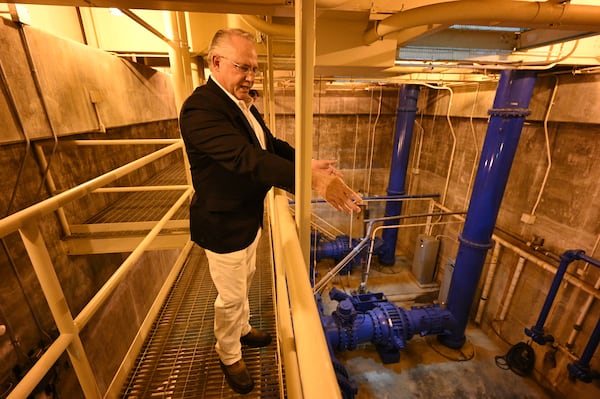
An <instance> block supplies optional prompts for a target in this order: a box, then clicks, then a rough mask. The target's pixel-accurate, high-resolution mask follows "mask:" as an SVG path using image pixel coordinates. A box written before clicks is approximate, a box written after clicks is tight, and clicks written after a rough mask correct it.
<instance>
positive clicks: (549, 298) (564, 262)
mask: <svg viewBox="0 0 600 399" xmlns="http://www.w3.org/2000/svg"><path fill="white" fill-rule="evenodd" d="M584 253H585V252H584V251H583V250H581V249H575V250H569V251H565V253H563V254H562V255H561V256H560V264H559V265H558V269H557V270H556V274H555V275H554V279H553V280H552V285H551V286H550V290H549V291H548V295H546V300H545V301H544V306H542V310H541V311H540V315H539V316H538V319H537V322H536V323H535V325H534V326H533V327H531V328H530V329H529V328H526V329H525V334H527V335H528V336H530V337H531V338H532V340H533V341H534V342H537V343H538V344H540V345H545V344H546V343H547V342H553V341H554V338H553V337H552V336H551V335H544V324H546V318H547V317H548V314H550V309H551V308H552V304H553V303H554V299H555V298H556V294H557V293H558V289H559V288H560V285H561V283H562V280H563V277H564V276H565V273H566V272H567V268H568V267H569V265H570V264H571V262H573V261H575V260H577V259H581V257H582V256H584Z"/></svg>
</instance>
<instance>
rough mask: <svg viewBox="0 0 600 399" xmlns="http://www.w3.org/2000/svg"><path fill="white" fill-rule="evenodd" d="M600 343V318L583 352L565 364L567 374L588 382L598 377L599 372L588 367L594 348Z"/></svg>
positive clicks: (599, 375)
mask: <svg viewBox="0 0 600 399" xmlns="http://www.w3.org/2000/svg"><path fill="white" fill-rule="evenodd" d="M599 343H600V319H598V322H597V323H596V327H595V328H594V332H593V333H592V336H591V337H590V340H589V341H588V343H587V345H586V347H585V349H584V350H583V354H582V355H581V358H580V359H579V360H578V361H576V362H574V363H570V364H568V365H567V370H568V371H569V374H571V376H573V377H574V378H577V379H579V380H580V381H583V382H587V383H590V382H592V380H593V379H594V378H597V379H598V378H600V374H599V373H597V372H594V371H592V369H591V368H590V361H591V360H592V356H594V352H595V351H596V348H598V344H599Z"/></svg>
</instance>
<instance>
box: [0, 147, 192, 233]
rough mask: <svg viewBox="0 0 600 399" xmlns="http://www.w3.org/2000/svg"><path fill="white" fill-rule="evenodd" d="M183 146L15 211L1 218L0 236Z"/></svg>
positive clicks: (148, 156) (151, 155) (155, 153)
mask: <svg viewBox="0 0 600 399" xmlns="http://www.w3.org/2000/svg"><path fill="white" fill-rule="evenodd" d="M181 148H183V141H178V142H176V143H174V144H171V145H169V146H167V147H164V148H161V149H160V150H157V151H155V152H153V153H151V154H148V155H146V156H144V157H142V158H139V159H137V160H135V161H133V162H130V163H128V164H126V165H123V166H121V167H119V168H117V169H114V170H112V171H110V172H107V173H105V174H103V175H101V176H98V177H96V178H94V179H92V180H88V181H87V182H85V183H83V184H80V185H79V186H77V187H74V188H72V189H70V190H67V191H64V192H62V193H60V194H58V195H56V196H54V197H51V198H48V199H46V200H44V201H42V202H38V203H37V204H35V205H32V206H30V207H29V208H25V209H23V210H21V211H19V212H15V213H13V214H12V215H10V216H7V217H5V218H3V219H1V220H0V238H2V237H6V236H7V235H9V234H10V233H13V232H15V231H17V230H18V229H19V228H20V227H21V226H22V225H23V224H25V223H27V221H29V220H30V219H32V218H39V217H40V216H44V215H47V214H49V213H51V212H53V211H55V210H56V209H58V208H60V207H62V206H64V205H66V204H68V203H70V202H73V201H75V200H78V199H80V198H82V197H84V196H85V195H87V194H89V193H90V192H92V191H93V190H95V189H97V188H100V187H102V186H104V185H106V184H108V183H111V182H113V181H115V180H117V179H119V178H121V177H123V176H125V175H127V174H128V173H130V172H132V171H134V170H136V169H139V168H141V167H142V166H145V165H147V164H149V163H151V162H153V161H155V160H157V159H159V158H161V157H163V156H165V155H167V154H169V153H171V152H173V151H175V150H178V149H181Z"/></svg>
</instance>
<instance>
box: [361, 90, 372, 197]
mask: <svg viewBox="0 0 600 399" xmlns="http://www.w3.org/2000/svg"><path fill="white" fill-rule="evenodd" d="M369 91H370V92H371V99H370V100H369V122H368V123H367V130H368V131H369V132H370V130H371V120H372V119H373V90H369ZM370 145H371V136H370V135H367V145H366V146H365V168H364V170H365V172H364V173H365V176H364V178H363V192H364V193H365V195H369V191H368V190H367V179H368V177H367V171H368V169H369V146H370Z"/></svg>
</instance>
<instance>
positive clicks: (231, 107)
mask: <svg viewBox="0 0 600 399" xmlns="http://www.w3.org/2000/svg"><path fill="white" fill-rule="evenodd" d="M206 86H207V87H208V88H209V89H210V90H211V91H212V92H213V93H215V94H216V95H217V96H218V97H220V98H221V99H222V100H223V101H224V102H225V103H226V104H227V112H228V113H229V114H230V115H231V116H232V119H233V120H234V121H235V123H236V124H237V125H238V126H239V125H242V126H243V127H244V130H245V133H246V135H247V136H248V137H249V138H250V140H252V143H253V144H254V145H255V146H257V147H258V148H261V146H260V142H259V141H258V137H256V134H255V133H254V129H253V128H252V125H250V122H249V121H248V118H246V115H244V112H243V111H242V110H241V109H240V107H239V106H238V105H237V104H236V103H235V102H234V101H233V100H232V99H231V97H229V96H228V95H227V93H225V92H224V91H223V90H222V89H221V88H220V87H219V86H218V85H217V84H216V83H215V82H214V80H213V79H212V77H211V78H209V79H208V82H207V83H206ZM251 108H254V109H256V108H255V107H254V106H252V107H251ZM250 112H252V114H253V115H254V116H255V117H256V114H255V113H254V112H253V111H250ZM256 112H258V111H256ZM259 116H260V115H259ZM257 119H258V121H259V123H260V124H261V126H263V123H262V119H261V118H257ZM263 130H264V127H263ZM265 135H266V134H265ZM268 141H269V140H267V142H268ZM267 148H269V146H268V145H267Z"/></svg>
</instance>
